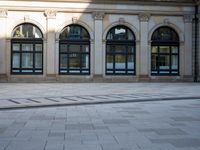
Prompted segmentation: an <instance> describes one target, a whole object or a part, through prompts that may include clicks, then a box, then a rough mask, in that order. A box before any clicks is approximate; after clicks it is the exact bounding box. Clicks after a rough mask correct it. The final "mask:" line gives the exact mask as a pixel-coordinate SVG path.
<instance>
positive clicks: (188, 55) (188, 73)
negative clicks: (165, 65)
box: [184, 15, 193, 78]
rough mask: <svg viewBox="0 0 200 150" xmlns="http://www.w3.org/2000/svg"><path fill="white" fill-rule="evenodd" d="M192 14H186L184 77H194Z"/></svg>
mask: <svg viewBox="0 0 200 150" xmlns="http://www.w3.org/2000/svg"><path fill="white" fill-rule="evenodd" d="M192 19H193V16H192V15H184V26H185V33H184V34H185V40H184V41H185V48H184V49H185V52H184V60H185V61H184V77H186V78H188V77H189V78H191V77H192Z"/></svg>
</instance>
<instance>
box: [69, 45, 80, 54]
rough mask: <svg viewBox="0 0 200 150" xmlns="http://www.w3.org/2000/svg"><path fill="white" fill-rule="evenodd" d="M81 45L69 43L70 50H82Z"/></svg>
mask: <svg viewBox="0 0 200 150" xmlns="http://www.w3.org/2000/svg"><path fill="white" fill-rule="evenodd" d="M80 51H81V49H80V45H69V52H80Z"/></svg>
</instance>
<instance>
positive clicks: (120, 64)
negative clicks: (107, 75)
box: [115, 55, 126, 69]
mask: <svg viewBox="0 0 200 150" xmlns="http://www.w3.org/2000/svg"><path fill="white" fill-rule="evenodd" d="M125 64H126V57H125V56H124V55H115V69H125V68H126V65H125Z"/></svg>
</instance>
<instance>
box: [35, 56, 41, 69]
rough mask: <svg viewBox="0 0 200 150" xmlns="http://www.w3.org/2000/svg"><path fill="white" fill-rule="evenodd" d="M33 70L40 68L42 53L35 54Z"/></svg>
mask: <svg viewBox="0 0 200 150" xmlns="http://www.w3.org/2000/svg"><path fill="white" fill-rule="evenodd" d="M35 68H40V69H41V68H42V53H36V54H35Z"/></svg>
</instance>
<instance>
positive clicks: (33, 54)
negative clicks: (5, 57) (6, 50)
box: [11, 23, 43, 74]
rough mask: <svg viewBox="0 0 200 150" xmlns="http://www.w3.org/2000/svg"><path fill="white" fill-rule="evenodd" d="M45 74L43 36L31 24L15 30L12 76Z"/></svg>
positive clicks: (12, 47) (12, 48)
mask: <svg viewBox="0 0 200 150" xmlns="http://www.w3.org/2000/svg"><path fill="white" fill-rule="evenodd" d="M42 73H43V34H42V32H41V30H40V29H39V28H38V27H37V26H35V25H33V24H31V23H23V24H20V25H18V26H17V27H15V28H14V30H13V34H12V39H11V74H42Z"/></svg>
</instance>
